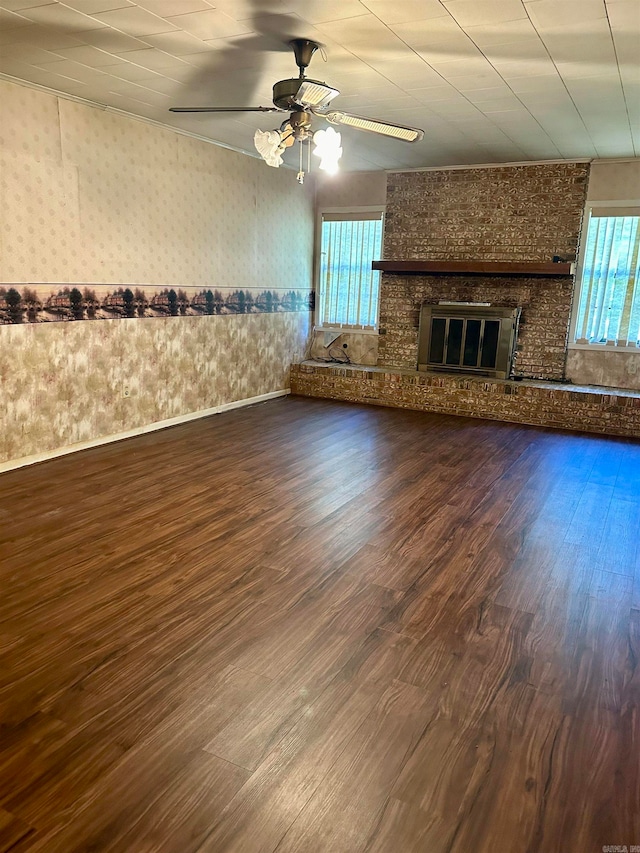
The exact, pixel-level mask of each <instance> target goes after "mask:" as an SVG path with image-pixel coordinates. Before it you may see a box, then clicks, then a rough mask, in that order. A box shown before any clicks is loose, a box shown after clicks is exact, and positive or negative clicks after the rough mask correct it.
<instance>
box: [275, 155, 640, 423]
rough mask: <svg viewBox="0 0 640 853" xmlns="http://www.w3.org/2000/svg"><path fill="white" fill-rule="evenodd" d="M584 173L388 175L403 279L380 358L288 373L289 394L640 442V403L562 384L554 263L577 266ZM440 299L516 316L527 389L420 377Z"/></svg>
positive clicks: (563, 313) (564, 281) (550, 166)
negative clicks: (421, 340) (423, 329)
mask: <svg viewBox="0 0 640 853" xmlns="http://www.w3.org/2000/svg"><path fill="white" fill-rule="evenodd" d="M588 174H589V165H588V164H585V163H547V164H542V165H533V166H514V167H508V166H500V167H495V168H478V169H468V168H464V169H453V170H442V171H424V172H401V173H392V174H390V175H389V176H388V180H387V208H386V211H387V212H386V221H385V239H384V259H385V262H384V263H385V266H384V267H382V268H383V269H387V270H388V269H389V267H393V268H395V271H394V272H389V271H385V272H383V274H382V281H381V296H380V329H379V338H378V351H377V362H376V364H375V365H373V364H372V363H371V362H369V363H368V364H367V365H363V364H360V365H358V364H349V365H335V364H320V363H317V362H313V361H310V362H304V363H303V364H295V365H292V366H291V390H292V392H293V393H294V394H301V395H304V396H310V397H325V398H330V399H336V400H346V401H352V402H360V403H370V404H374V405H381V406H393V407H400V408H407V409H416V410H420V411H428V412H440V413H443V414H444V413H446V414H454V415H464V416H467V417H478V418H492V419H495V420H502V421H512V422H516V423H525V424H537V425H541V426H547V427H558V428H564V429H577V430H584V431H587V432H597V433H607V434H613V435H625V436H635V437H640V395H638V394H635V393H633V392H625V391H615V392H613V391H608V390H604V389H594V388H579V387H575V386H571V385H567V384H561V383H562V380H563V379H564V378H565V362H566V354H567V338H568V330H569V319H570V314H571V301H572V296H573V277H572V276H571V275H570V274H569V268H568V266H567V265H566V264H562V263H557V264H553V259H554V257H558V258H561V259H563V260H564V261H574V260H575V258H576V255H577V252H578V240H579V234H580V225H581V218H582V212H583V209H584V205H585V201H586V190H587V178H588ZM412 261H419V263H415V264H409V267H410V268H411V269H412V271H411V272H407V264H408V262H412ZM400 262H404V263H405V266H404V268H402V264H401V263H400ZM435 262H437V269H438V271H437V272H434V270H433V265H434V263H435ZM399 265H400V270H399V269H398V268H399ZM452 268H455V271H452ZM489 268H490V269H491V271H490V272H487V269H489ZM497 268H499V272H496V269H497ZM531 268H535V271H536V274H528V273H527V270H530V269H531ZM556 268H557V270H558V275H556V274H555V270H556ZM425 269H427V270H428V271H426V272H425V271H424V270H425ZM470 269H472V271H470ZM416 270H421V271H416ZM441 300H444V301H449V302H451V301H453V302H489V303H491V305H494V306H502V307H504V308H520V309H521V315H520V325H519V331H518V339H517V347H516V353H515V360H514V367H513V374H514V376H515V377H516V378H517V379H520V380H522V381H510V380H508V379H500V378H486V377H481V376H477V375H473V374H469V375H467V374H459V373H458V374H448V373H441V372H437V373H436V372H424V371H418V370H416V367H417V364H418V333H419V318H420V312H421V309H422V306H423V305H424V304H425V303H430V304H436V303H438V302H440V301H441ZM541 380H542V381H541Z"/></svg>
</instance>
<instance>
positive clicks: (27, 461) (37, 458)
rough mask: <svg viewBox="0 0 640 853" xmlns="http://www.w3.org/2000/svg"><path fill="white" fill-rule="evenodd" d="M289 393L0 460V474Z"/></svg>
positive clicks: (203, 411)
mask: <svg viewBox="0 0 640 853" xmlns="http://www.w3.org/2000/svg"><path fill="white" fill-rule="evenodd" d="M290 393H291V388H285V389H283V390H282V391H270V392H269V393H268V394H260V395H258V396H257V397H249V398H247V399H246V400H236V401H234V402H233V403H224V404H223V405H222V406H214V407H213V408H211V409H201V410H200V411H199V412H189V414H187V415H178V416H177V417H175V418H167V419H166V420H164V421H156V422H155V423H152V424H146V425H145V426H141V427H136V428H135V429H129V430H127V431H126V432H118V433H115V434H114V435H104V436H101V437H100V438H92V439H91V440H90V441H79V442H78V443H77V444H70V445H68V446H67V447H59V448H57V449H56V450H48V451H47V452H46V453H35V454H33V456H23V457H22V458H20V459H11V460H9V461H8V462H0V474H2V473H3V472H5V471H13V470H14V469H15V468H24V467H25V466H26V465H35V464H36V462H46V461H47V459H55V458H56V457H58V456H66V455H67V454H68V453H77V452H78V451H79V450H88V449H89V448H91V447H100V445H102V444H110V443H111V442H113V441H122V439H123V438H134V437H135V436H137V435H144V434H145V433H147V432H155V431H156V430H159V429H166V428H167V427H172V426H177V425H178V424H184V423H187V422H188V421H196V420H199V419H200V418H206V417H209V415H219V414H220V413H221V412H228V411H230V410H231V409H241V408H243V407H244V406H253V405H254V404H255V403H262V402H264V401H265V400H273V399H274V398H275V397H286V396H287V394H290Z"/></svg>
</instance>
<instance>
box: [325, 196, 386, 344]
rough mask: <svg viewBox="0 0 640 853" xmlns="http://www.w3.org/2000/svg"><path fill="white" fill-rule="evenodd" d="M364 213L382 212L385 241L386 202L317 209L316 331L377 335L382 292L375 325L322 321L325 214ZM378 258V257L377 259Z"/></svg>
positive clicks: (346, 214)
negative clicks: (328, 323) (322, 255)
mask: <svg viewBox="0 0 640 853" xmlns="http://www.w3.org/2000/svg"><path fill="white" fill-rule="evenodd" d="M363 213H375V214H380V217H381V220H382V241H383V242H384V225H385V214H386V206H385V205H384V204H375V205H374V204H368V205H350V206H349V207H319V208H318V209H317V211H316V222H315V235H314V247H315V248H314V259H313V276H314V286H315V291H316V308H315V312H314V314H315V316H314V326H313V330H314V332H336V331H339V332H340V334H344V335H348V334H358V335H377V334H378V333H379V332H378V329H379V326H380V294H379V293H378V309H377V311H376V322H375V325H374V327H373V328H372V329H371V328H368V327H362V328H357V327H356V326H341V325H335V326H328V325H324V324H323V323H322V322H321V318H320V304H321V299H320V261H321V252H322V221H323V216H324V215H325V214H331V215H332V216H335V215H336V214H344V217H345V220H347V219H348V218H349V215H350V214H352V215H353V214H355V215H356V216H359V215H360V214H363ZM372 218H373V217H372ZM380 251H381V252H382V246H380ZM375 260H377V259H375ZM381 278H382V275H381V274H380V276H379V281H380V280H381Z"/></svg>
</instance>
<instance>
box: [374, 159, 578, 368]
mask: <svg viewBox="0 0 640 853" xmlns="http://www.w3.org/2000/svg"><path fill="white" fill-rule="evenodd" d="M588 169H589V166H588V164H586V163H550V164H544V165H536V166H513V167H506V166H505V167H498V168H490V169H455V170H443V171H427V172H401V173H392V174H390V175H389V177H388V181H387V212H386V220H385V236H384V257H385V259H395V260H403V259H406V260H409V259H411V260H418V259H420V260H426V261H451V260H455V261H470V262H477V261H487V262H502V263H503V264H506V265H507V266H508V265H509V264H518V263H525V264H526V263H536V262H538V263H545V262H550V261H552V259H553V258H554V257H559V258H562V259H563V260H568V261H573V260H575V258H576V255H577V251H578V239H579V233H580V223H581V218H582V212H583V209H584V205H585V198H586V189H587V176H588ZM572 293H573V279H572V277H571V276H568V275H558V276H553V275H548V276H527V275H526V274H521V273H519V274H514V275H509V274H508V273H506V274H500V275H486V276H485V275H477V274H474V275H468V274H466V275H465V274H464V273H457V274H455V275H451V274H446V273H438V274H429V275H421V274H409V275H406V274H401V273H400V274H398V273H383V275H382V282H381V294H380V339H379V344H378V365H379V366H381V367H382V366H384V367H387V366H394V367H403V368H414V369H415V366H416V364H417V356H418V325H419V315H420V309H421V307H422V305H423V304H424V303H437V302H439V301H440V300H447V301H455V302H489V303H491V304H492V305H496V306H502V307H505V308H521V309H522V314H521V318H520V329H519V335H518V343H517V349H516V356H515V364H514V375H516V376H519V377H522V378H531V379H550V380H562V379H564V366H565V359H566V347H567V333H568V328H569V318H570V313H571V299H572Z"/></svg>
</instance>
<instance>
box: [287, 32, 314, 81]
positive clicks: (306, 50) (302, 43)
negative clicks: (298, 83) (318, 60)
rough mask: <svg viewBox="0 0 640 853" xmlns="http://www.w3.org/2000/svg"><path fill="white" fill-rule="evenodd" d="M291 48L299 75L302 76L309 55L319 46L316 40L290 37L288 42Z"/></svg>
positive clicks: (307, 65)
mask: <svg viewBox="0 0 640 853" xmlns="http://www.w3.org/2000/svg"><path fill="white" fill-rule="evenodd" d="M289 44H290V45H291V47H292V49H293V55H294V56H295V58H296V65H297V66H298V69H299V71H300V77H301V78H302V77H304V72H305V68H308V67H309V63H310V62H311V57H312V56H313V54H314V53H315V52H316V50H317V49H318V47H319V46H320V45H319V44H318V43H317V42H315V41H311V40H310V39H291V41H290V42H289Z"/></svg>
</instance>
